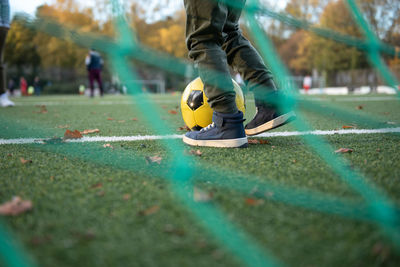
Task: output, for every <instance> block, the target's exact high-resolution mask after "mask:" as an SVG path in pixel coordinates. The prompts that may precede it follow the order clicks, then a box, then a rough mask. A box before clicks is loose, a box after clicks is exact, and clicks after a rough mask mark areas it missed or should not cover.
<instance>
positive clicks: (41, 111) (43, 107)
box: [34, 105, 48, 114]
mask: <svg viewBox="0 0 400 267" xmlns="http://www.w3.org/2000/svg"><path fill="white" fill-rule="evenodd" d="M36 107H38V108H40V110H39V111H36V112H34V113H41V114H46V113H47V112H48V111H47V108H46V106H45V105H36Z"/></svg>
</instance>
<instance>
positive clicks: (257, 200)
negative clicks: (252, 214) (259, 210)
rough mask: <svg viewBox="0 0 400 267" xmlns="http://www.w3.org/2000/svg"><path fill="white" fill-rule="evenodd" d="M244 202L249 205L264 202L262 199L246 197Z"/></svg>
mask: <svg viewBox="0 0 400 267" xmlns="http://www.w3.org/2000/svg"><path fill="white" fill-rule="evenodd" d="M245 202H246V204H247V205H249V206H258V205H261V204H262V203H264V201H263V200H262V199H254V198H246V201H245Z"/></svg>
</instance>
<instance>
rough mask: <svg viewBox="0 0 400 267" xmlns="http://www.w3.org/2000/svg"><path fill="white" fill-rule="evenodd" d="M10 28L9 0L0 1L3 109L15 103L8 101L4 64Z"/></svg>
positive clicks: (0, 100) (0, 67)
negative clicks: (5, 47)
mask: <svg viewBox="0 0 400 267" xmlns="http://www.w3.org/2000/svg"><path fill="white" fill-rule="evenodd" d="M9 28H10V4H9V3H8V0H0V105H1V106H2V107H12V106H14V105H15V104H14V102H12V101H11V100H10V99H8V95H7V92H6V71H5V67H4V63H3V58H4V54H3V52H4V46H5V43H6V37H7V33H8V29H9Z"/></svg>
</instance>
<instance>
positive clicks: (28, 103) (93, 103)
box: [16, 96, 400, 106]
mask: <svg viewBox="0 0 400 267" xmlns="http://www.w3.org/2000/svg"><path fill="white" fill-rule="evenodd" d="M301 99H302V100H308V101H321V102H323V101H332V102H354V101H360V102H375V101H400V99H399V98H397V97H391V96H382V97H379V96H376V97H372V96H371V97H346V98H328V99H325V98H309V99H307V98H304V99H303V98H301ZM246 101H247V102H254V100H253V99H248V100H246ZM135 102H136V101H135V100H121V101H116V100H114V101H107V100H102V101H86V100H78V101H69V100H66V101H37V102H36V101H35V102H34V101H21V102H17V103H16V105H17V106H36V105H46V106H107V105H131V104H135ZM151 102H154V103H165V104H180V100H173V99H164V100H163V99H154V100H152V101H151Z"/></svg>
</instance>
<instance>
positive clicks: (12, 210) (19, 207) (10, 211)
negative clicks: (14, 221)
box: [0, 196, 33, 216]
mask: <svg viewBox="0 0 400 267" xmlns="http://www.w3.org/2000/svg"><path fill="white" fill-rule="evenodd" d="M32 207H33V205H32V202H31V201H30V200H22V199H21V198H20V197H18V196H16V197H13V198H12V200H11V201H9V202H6V203H4V204H2V205H0V215H5V216H16V215H18V214H21V213H24V212H26V211H29V210H31V209H32Z"/></svg>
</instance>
